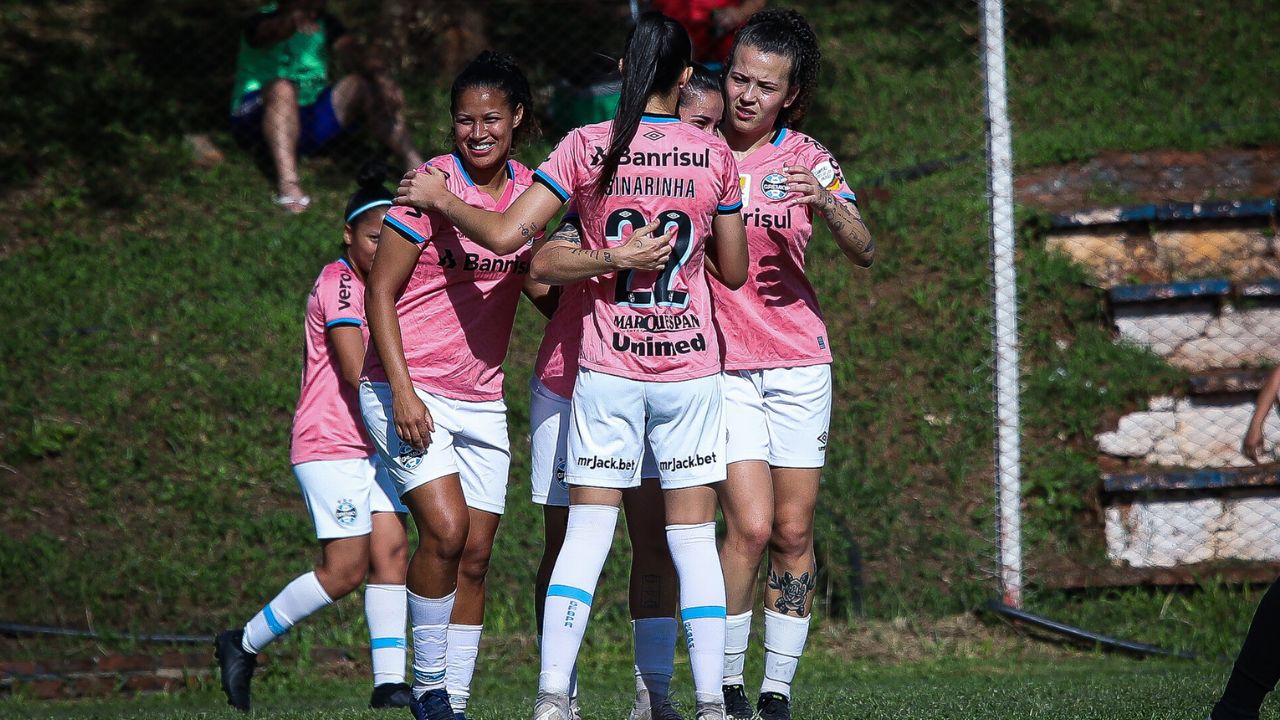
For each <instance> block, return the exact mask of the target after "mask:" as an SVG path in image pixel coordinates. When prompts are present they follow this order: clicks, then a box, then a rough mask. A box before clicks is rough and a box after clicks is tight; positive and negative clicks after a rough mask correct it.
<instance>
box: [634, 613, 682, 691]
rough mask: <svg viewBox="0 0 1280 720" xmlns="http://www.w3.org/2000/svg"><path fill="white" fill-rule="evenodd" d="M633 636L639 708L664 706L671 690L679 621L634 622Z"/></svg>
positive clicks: (645, 619) (648, 619)
mask: <svg viewBox="0 0 1280 720" xmlns="http://www.w3.org/2000/svg"><path fill="white" fill-rule="evenodd" d="M631 634H632V637H633V638H634V642H635V653H636V665H635V669H636V707H638V708H641V709H644V708H646V707H650V706H651V705H661V704H662V703H663V702H665V701H666V699H667V695H668V694H669V693H670V690H671V673H672V672H673V670H674V666H675V661H676V658H675V655H676V619H675V618H640V619H639V620H632V621H631Z"/></svg>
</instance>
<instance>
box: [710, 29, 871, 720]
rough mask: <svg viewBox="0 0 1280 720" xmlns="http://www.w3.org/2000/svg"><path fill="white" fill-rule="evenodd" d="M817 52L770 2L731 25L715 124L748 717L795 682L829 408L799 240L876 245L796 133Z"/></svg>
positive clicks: (732, 574)
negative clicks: (733, 223) (730, 245)
mask: <svg viewBox="0 0 1280 720" xmlns="http://www.w3.org/2000/svg"><path fill="white" fill-rule="evenodd" d="M820 59H821V54H820V52H819V49H818V43H817V38H816V37H815V36H814V33H813V30H812V28H810V27H809V24H808V23H807V22H806V21H805V19H804V18H803V17H802V16H801V15H800V14H799V13H796V12H794V11H791V10H767V11H764V12H760V13H756V14H755V15H753V16H752V17H751V18H750V19H749V20H748V21H747V24H746V25H745V26H744V27H743V28H742V30H741V31H740V33H739V35H738V38H737V40H736V42H735V44H734V47H733V51H732V53H731V54H730V57H729V62H728V70H727V72H726V75H725V94H726V99H727V102H728V105H729V108H728V113H727V117H726V118H725V121H724V124H723V125H721V128H720V130H721V133H722V134H723V135H724V137H725V140H726V141H727V142H728V144H729V147H731V148H732V149H733V151H734V155H735V156H736V157H737V158H738V172H739V173H740V174H741V179H742V201H743V216H744V218H745V220H746V224H747V243H748V245H749V247H750V251H751V252H750V255H751V269H750V272H749V273H748V279H747V283H746V284H745V285H744V286H743V287H742V288H741V289H739V290H736V291H729V290H727V289H725V288H723V287H718V286H716V284H715V283H712V292H713V295H714V298H715V308H716V321H717V323H716V324H717V327H718V328H719V329H720V331H721V336H722V340H723V345H724V353H725V378H724V388H725V415H726V417H727V418H728V422H727V427H728V442H727V446H726V452H725V458H726V461H727V462H728V463H729V468H728V475H729V479H728V481H726V482H724V483H722V484H721V485H720V486H719V492H720V506H721V508H722V510H723V511H724V516H725V525H726V527H727V533H726V535H725V540H724V543H723V546H722V547H721V551H720V561H721V564H722V565H723V566H724V575H725V585H726V595H727V599H728V612H729V617H728V623H727V633H726V642H725V648H726V650H725V671H724V672H725V679H724V685H725V687H724V697H725V705H726V708H727V710H728V712H729V714H730V716H731V717H733V718H741V719H743V720H745V719H746V718H750V717H752V716H753V710H752V707H751V705H750V703H749V702H748V700H747V696H746V692H745V690H744V682H743V674H742V666H743V660H744V657H745V654H746V649H747V643H748V637H749V635H750V630H751V615H752V607H753V606H754V604H755V596H756V589H757V588H756V577H757V573H758V571H759V568H760V559H761V557H762V555H763V553H764V551H765V549H766V548H767V549H768V550H769V572H768V581H767V586H766V588H765V591H764V594H765V610H764V615H765V622H764V625H765V632H764V646H765V676H764V682H763V683H762V685H761V689H760V696H759V699H758V700H757V703H756V708H755V711H754V716H755V717H759V718H762V719H763V720H779V719H781V718H790V717H791V710H790V693H791V680H792V678H793V677H794V674H795V669H796V665H797V663H798V661H799V658H800V655H801V653H802V651H803V649H804V645H805V641H806V638H807V636H808V630H809V616H810V610H811V606H812V602H813V590H814V587H815V585H816V573H817V568H816V561H815V558H814V554H813V513H814V508H815V506H816V503H817V497H818V484H819V479H820V477H821V473H822V466H823V465H824V463H825V460H826V447H827V431H828V426H829V423H830V416H831V366H830V363H831V349H830V342H829V340H828V337H827V331H826V327H825V325H824V324H823V320H822V314H821V311H820V310H819V308H818V300H817V298H816V296H815V294H814V291H813V287H812V286H811V285H810V284H809V281H808V279H807V278H806V277H805V248H806V246H807V245H808V242H809V238H810V237H811V236H812V234H813V225H814V223H815V222H816V221H817V219H818V218H821V220H822V222H824V223H826V225H827V227H828V228H829V229H830V230H831V234H832V236H833V237H834V238H835V241H836V244H837V245H839V246H840V249H841V250H842V251H843V252H844V254H845V255H846V256H847V257H848V258H849V260H850V261H851V262H852V263H853V264H854V265H856V266H859V267H866V266H868V265H870V264H871V261H872V257H873V253H874V246H873V244H872V241H871V235H870V233H869V232H868V231H867V228H866V226H865V225H863V223H862V219H861V216H860V215H859V213H858V208H857V205H856V200H855V198H854V196H853V193H852V191H850V189H849V187H848V185H847V184H846V183H845V180H844V177H843V175H842V173H841V171H840V165H839V164H838V163H837V162H836V160H835V158H833V157H832V156H831V153H829V152H828V151H827V149H826V148H824V147H823V146H822V145H821V144H820V143H818V142H817V141H816V140H814V139H813V138H810V137H808V136H807V135H804V134H802V133H800V132H799V131H798V130H797V127H798V126H799V125H800V123H801V122H802V121H803V119H804V115H805V112H806V110H807V109H808V105H809V100H810V97H811V95H812V93H813V87H814V83H815V80H816V78H817V74H818V63H819V61H820Z"/></svg>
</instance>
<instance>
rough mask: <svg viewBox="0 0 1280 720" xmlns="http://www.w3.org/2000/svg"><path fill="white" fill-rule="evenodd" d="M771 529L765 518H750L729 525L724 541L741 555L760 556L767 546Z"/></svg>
mask: <svg viewBox="0 0 1280 720" xmlns="http://www.w3.org/2000/svg"><path fill="white" fill-rule="evenodd" d="M772 530H773V528H771V527H770V525H769V521H768V519H767V518H751V519H748V520H745V521H744V522H741V523H734V524H731V525H729V527H728V532H727V533H726V534H725V543H726V544H729V545H731V546H732V547H733V549H735V550H737V551H738V552H739V553H741V554H743V555H747V556H750V557H760V556H761V555H763V554H764V550H765V548H766V547H768V546H769V538H770V535H771V534H772Z"/></svg>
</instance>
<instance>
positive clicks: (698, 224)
mask: <svg viewBox="0 0 1280 720" xmlns="http://www.w3.org/2000/svg"><path fill="white" fill-rule="evenodd" d="M689 55H690V47H689V37H688V35H687V34H686V33H685V31H684V29H683V28H681V27H680V25H679V23H676V22H675V21H674V20H671V19H670V18H668V17H666V16H664V15H662V14H660V13H645V14H644V15H642V16H641V17H640V19H639V22H638V23H637V25H636V27H635V29H634V30H633V31H632V33H631V35H630V37H629V38H628V40H627V49H626V52H625V54H624V56H623V60H622V62H621V64H620V65H621V70H622V78H623V79H622V97H621V99H620V101H619V104H618V111H617V115H616V116H615V118H614V119H613V120H612V121H610V122H605V123H599V124H597V125H589V126H586V127H583V128H579V129H577V130H574V131H572V132H570V133H569V135H568V136H566V137H565V139H564V140H562V141H561V142H560V144H559V146H558V147H557V148H556V149H555V150H554V151H553V152H552V153H551V156H550V157H549V158H548V159H547V160H546V162H544V163H543V164H542V166H541V167H540V168H539V170H538V172H537V173H536V179H537V181H538V185H536V186H535V187H533V188H531V189H530V190H529V191H528V192H526V193H525V194H524V195H523V196H521V198H520V199H519V200H517V201H516V203H515V204H514V205H512V207H511V208H510V209H509V210H508V211H507V212H506V213H504V214H495V213H484V212H479V211H477V210H476V209H475V208H472V207H469V206H467V204H466V203H464V202H461V201H460V200H459V199H457V198H453V197H450V196H449V195H448V194H447V193H445V192H444V190H445V187H444V183H443V177H442V176H441V175H440V174H439V173H437V172H435V171H432V170H428V171H427V172H425V173H419V174H417V175H415V176H413V177H412V178H407V179H406V180H404V181H402V182H401V190H400V193H401V195H403V196H405V197H403V198H401V199H398V200H397V202H413V203H416V202H426V203H427V204H428V205H429V206H430V207H432V208H433V209H436V210H438V211H440V212H442V213H443V214H444V215H445V216H446V217H448V218H449V219H450V220H452V221H453V222H455V223H456V224H458V225H460V226H461V227H463V228H465V229H466V231H467V232H468V234H469V235H471V236H472V237H474V238H476V239H477V241H479V242H482V243H485V244H487V245H488V246H489V247H490V248H491V249H493V250H495V251H497V252H509V251H511V250H514V249H516V248H518V247H520V245H521V244H523V243H524V242H526V241H527V240H528V239H529V238H531V237H533V235H534V234H536V233H537V232H538V231H540V230H541V229H542V228H543V227H545V225H546V223H547V221H548V220H550V219H551V217H552V216H553V215H554V214H555V212H556V211H557V210H558V209H559V208H560V207H561V205H562V204H563V203H565V202H567V201H568V200H569V199H570V198H573V199H574V201H575V203H576V205H577V209H578V213H579V216H580V218H581V223H582V239H581V245H574V244H572V243H570V242H564V241H556V242H548V243H547V244H546V245H545V246H544V247H543V248H542V249H541V250H540V251H539V252H538V254H537V255H536V256H535V257H534V260H533V266H532V268H531V272H532V273H533V276H534V278H535V279H537V280H541V281H545V282H549V283H552V284H557V285H568V284H571V283H574V282H579V281H584V280H585V281H586V293H585V297H584V300H583V304H582V309H581V311H580V312H581V317H582V320H583V326H582V327H583V331H582V346H581V349H580V352H579V358H578V361H579V366H580V367H579V370H578V373H577V378H576V380H575V384H574V388H573V398H572V413H571V416H572V422H571V424H572V427H571V428H570V430H569V441H568V444H569V453H568V455H569V458H568V463H567V467H566V480H567V481H568V483H569V485H571V486H573V487H572V488H571V489H570V508H569V518H568V529H567V530H566V533H565V539H564V543H563V548H562V550H561V552H560V556H559V558H558V559H557V560H556V565H555V569H554V570H553V571H552V575H551V580H550V587H549V588H548V590H547V598H546V605H545V611H544V618H543V632H544V635H543V645H542V674H541V676H540V678H539V693H538V702H537V704H536V706H535V708H534V717H535V718H536V719H537V720H567V718H568V717H569V713H570V710H569V697H568V691H569V685H570V673H571V671H572V668H573V666H574V662H575V659H576V657H577V653H578V648H579V646H580V644H581V641H582V636H583V632H584V631H585V629H586V624H587V617H588V615H589V614H590V608H591V599H592V593H593V592H594V590H595V585H596V582H597V580H598V579H599V575H600V570H601V568H602V566H603V564H604V560H605V557H606V555H607V554H608V548H609V545H610V542H611V540H612V536H613V528H614V525H615V523H616V521H617V516H618V506H619V505H620V504H621V502H622V490H623V489H626V488H629V487H635V486H637V485H639V484H640V477H639V476H640V461H641V458H642V456H643V454H644V440H645V439H646V437H647V439H648V440H649V443H650V445H651V447H652V450H653V454H654V456H655V458H656V460H657V461H658V474H659V479H660V481H661V484H662V488H663V491H664V492H663V494H664V501H665V506H666V521H667V523H669V524H668V525H667V532H666V535H667V542H668V545H669V547H670V550H671V556H672V559H673V561H674V562H675V566H676V572H677V574H678V576H679V579H680V606H681V616H682V619H683V621H684V625H685V632H686V634H687V636H688V638H689V655H690V661H691V664H692V666H693V676H694V686H695V690H696V693H697V699H698V717H699V718H721V717H723V714H724V709H723V703H722V700H721V694H720V677H721V673H720V669H721V668H720V664H721V660H720V657H719V656H718V655H719V653H721V652H722V650H723V644H724V605H723V602H724V584H723V578H722V577H721V575H720V571H719V560H718V558H717V557H716V552H715V525H714V522H713V520H714V517H715V493H714V492H713V491H712V489H711V488H710V487H709V485H711V484H713V483H716V482H719V481H721V480H722V479H723V477H724V471H723V468H722V466H721V460H722V457H721V455H722V450H723V446H722V443H723V440H722V438H723V436H722V432H723V428H722V425H723V417H722V416H721V391H720V380H719V370H720V359H719V348H718V346H717V341H716V336H715V333H714V331H713V330H712V327H711V325H710V323H711V314H710V310H711V307H710V302H709V300H710V298H709V292H708V290H707V285H706V276H705V272H704V267H703V257H704V255H705V254H706V252H707V250H708V246H707V243H706V238H707V236H708V235H711V236H713V239H714V245H713V246H712V249H713V250H714V252H715V254H716V261H717V264H718V266H719V270H720V273H721V276H722V277H723V279H724V282H725V283H726V284H728V285H730V286H734V285H737V284H740V283H741V282H742V281H743V280H744V277H745V276H744V274H745V270H746V256H745V237H744V232H743V227H742V221H741V218H740V215H739V212H738V211H739V206H740V201H739V190H738V176H737V169H736V167H735V166H734V163H733V158H732V155H731V153H730V152H729V150H728V148H727V147H725V145H724V143H723V142H722V141H720V140H719V139H718V138H715V137H712V136H709V135H708V134H706V133H704V132H702V131H700V130H698V129H697V128H694V127H691V126H689V125H687V124H684V123H681V122H680V121H679V118H677V117H676V115H675V112H676V108H677V104H678V101H679V93H680V87H681V86H683V85H684V84H686V83H687V82H688V79H689V75H690V74H691V72H692V68H690V66H689V63H690V60H689ZM659 227H661V228H662V231H663V234H662V235H660V236H659V237H658V238H657V239H656V240H655V238H653V237H652V236H651V235H650V234H649V233H650V232H651V231H653V230H655V229H657V228H659ZM637 228H638V230H637ZM713 656H714V657H713Z"/></svg>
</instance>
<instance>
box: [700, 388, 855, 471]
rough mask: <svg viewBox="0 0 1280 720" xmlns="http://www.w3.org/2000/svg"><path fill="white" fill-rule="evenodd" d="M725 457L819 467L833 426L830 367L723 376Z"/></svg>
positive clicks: (733, 460) (775, 463)
mask: <svg viewBox="0 0 1280 720" xmlns="http://www.w3.org/2000/svg"><path fill="white" fill-rule="evenodd" d="M724 415H725V426H726V427H727V428H728V433H727V442H726V448H725V458H726V460H727V461H728V462H730V463H735V462H738V461H740V460H764V461H766V462H768V463H769V464H770V465H772V466H774V467H793V468H820V467H822V466H823V465H824V464H826V462H827V430H828V428H830V426H831V366H830V365H808V366H805V367H793V368H771V369H767V370H733V371H728V372H725V374H724Z"/></svg>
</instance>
